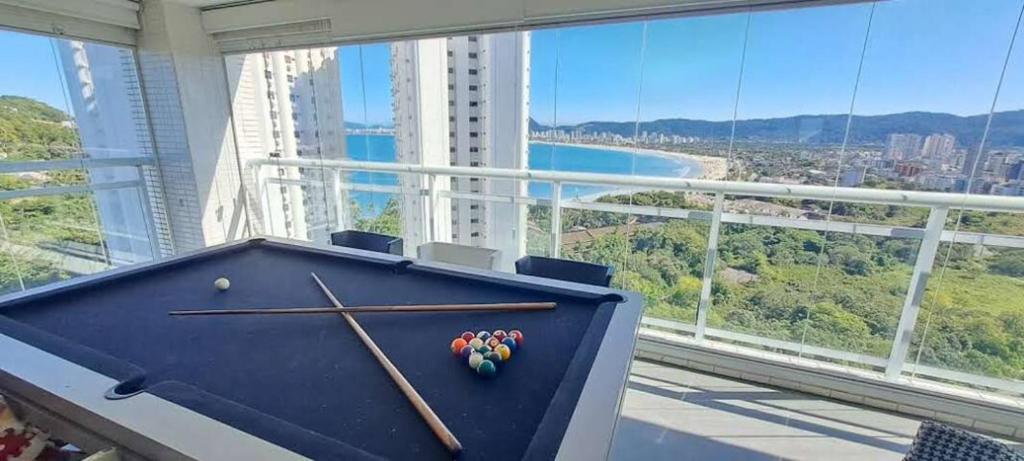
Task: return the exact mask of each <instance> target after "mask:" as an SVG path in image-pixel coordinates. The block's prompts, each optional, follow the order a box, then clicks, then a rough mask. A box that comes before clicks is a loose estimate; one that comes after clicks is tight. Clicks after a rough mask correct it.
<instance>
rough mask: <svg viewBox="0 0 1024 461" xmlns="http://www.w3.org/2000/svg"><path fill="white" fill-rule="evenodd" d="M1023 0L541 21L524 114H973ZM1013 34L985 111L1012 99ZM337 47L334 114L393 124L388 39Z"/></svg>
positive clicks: (1017, 66) (1016, 88)
mask: <svg viewBox="0 0 1024 461" xmlns="http://www.w3.org/2000/svg"><path fill="white" fill-rule="evenodd" d="M1022 8H1024V0H984V1H970V0H891V1H883V2H878V3H877V4H872V3H856V4H847V5H838V6H828V7H819V8H800V9H792V10H778V11H765V12H755V13H750V14H748V13H735V14H726V15H715V16H706V17H685V18H676V19H659V20H652V21H647V22H630V23H619V24H603V25H594V26H583V27H572V28H560V29H542V30H538V31H534V32H532V33H531V61H530V67H531V82H530V105H531V109H530V112H531V116H532V117H533V118H535V119H536V120H538V121H540V122H542V123H547V124H550V123H553V122H556V121H557V123H559V124H574V123H580V122H586V121H595V120H601V121H635V120H637V119H640V120H654V119H659V118H693V119H705V120H719V121H720V120H730V119H732V117H733V113H734V111H735V114H736V117H737V118H739V119H751V118H770V117H783V116H791V115H798V114H837V113H847V112H848V111H849V110H850V108H851V102H852V103H853V111H854V113H855V114H858V115H876V114H887V113H898V112H907V111H931V112H946V113H953V114H958V115H975V114H982V113H986V112H987V111H988V110H989V108H990V106H991V105H992V102H993V98H994V95H995V90H996V84H997V82H998V79H999V74H1000V71H1001V70H1002V67H1003V62H1004V59H1005V58H1006V53H1007V49H1008V48H1009V46H1010V42H1011V37H1012V35H1013V32H1014V28H1015V27H1016V25H1017V21H1018V17H1019V15H1020V13H1021V9H1022ZM869 26H870V27H869ZM1021 35H1022V37H1019V38H1018V39H1017V42H1018V43H1017V45H1018V46H1016V47H1015V48H1014V52H1013V54H1012V55H1011V59H1010V63H1009V67H1008V69H1007V75H1006V77H1005V83H1004V85H1003V87H1002V90H1001V93H1000V97H999V100H998V101H997V104H996V109H997V110H1010V109H1020V108H1024V33H1022V34H1021ZM865 42H866V43H865ZM0 50H2V51H0V94H18V95H24V96H29V97H33V98H36V99H41V100H43V101H46V102H47V103H49V104H51V105H54V106H56V107H58V108H63V105H64V103H63V97H62V96H61V89H60V88H61V86H60V77H59V74H58V73H57V69H56V67H55V65H54V63H53V58H52V56H51V53H50V50H49V43H48V39H45V38H40V37H32V36H27V35H24V34H18V33H13V32H0ZM339 53H340V56H341V58H340V66H341V76H342V83H341V85H342V95H343V96H342V99H343V104H344V109H343V110H344V113H345V119H346V120H348V121H352V122H359V123H367V124H371V125H375V124H385V125H389V124H391V123H392V109H391V81H390V48H389V45H388V44H386V43H381V44H369V45H352V46H343V47H341V48H340V50H339ZM556 63H557V64H556ZM556 67H557V72H556ZM858 72H859V75H860V78H859V79H858ZM556 75H557V78H556ZM855 88H856V98H854V90H855ZM737 95H738V100H737Z"/></svg>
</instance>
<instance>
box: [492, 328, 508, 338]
mask: <svg viewBox="0 0 1024 461" xmlns="http://www.w3.org/2000/svg"><path fill="white" fill-rule="evenodd" d="M506 336H508V333H505V330H494V333H491V337H494V338H498V341H501V340H503V339H505V337H506Z"/></svg>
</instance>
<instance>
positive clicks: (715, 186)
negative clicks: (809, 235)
mask: <svg viewBox="0 0 1024 461" xmlns="http://www.w3.org/2000/svg"><path fill="white" fill-rule="evenodd" d="M249 165H250V167H259V166H263V165H274V166H289V167H302V168H325V169H339V170H353V171H379V172H391V173H416V174H426V175H437V176H460V177H478V178H494V179H518V180H524V181H547V182H561V183H567V184H594V185H606V186H632V187H636V186H640V187H650V188H652V189H670V190H678V191H689V192H702V193H723V194H727V195H752V196H759V197H789V198H799V199H815V200H836V201H844V202H858V203H877V204H885V205H902V206H921V207H947V208H960V207H965V208H969V209H972V210H980V211H1008V212H1024V197H1004V196H994V195H980V194H963V193H949V192H925V191H906V190H889V189H871V188H856V187H830V186H812V185H802V184H771V183H757V182H741V181H717V180H707V179H687V178H664V177H654V176H627V175H615V174H599V173H575V172H567V171H542V170H512V169H504V168H478V167H461V166H425V165H411V164H404V163H384V162H361V161H352V160H313V159H297V158H290V159H281V158H275V159H254V160H250V161H249Z"/></svg>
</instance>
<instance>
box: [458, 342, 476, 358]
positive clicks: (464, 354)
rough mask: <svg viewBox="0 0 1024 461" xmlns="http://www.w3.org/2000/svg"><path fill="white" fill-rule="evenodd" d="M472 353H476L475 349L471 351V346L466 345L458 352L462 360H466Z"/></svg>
mask: <svg viewBox="0 0 1024 461" xmlns="http://www.w3.org/2000/svg"><path fill="white" fill-rule="evenodd" d="M473 352H476V349H473V346H470V345H468V344H467V345H465V346H462V350H461V351H459V355H461V356H462V358H464V359H468V358H469V355H470V354H472V353H473Z"/></svg>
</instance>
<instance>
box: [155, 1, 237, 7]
mask: <svg viewBox="0 0 1024 461" xmlns="http://www.w3.org/2000/svg"><path fill="white" fill-rule="evenodd" d="M167 1H171V2H174V3H180V4H182V5H188V6H194V7H197V8H207V7H211V6H217V5H224V4H228V3H242V2H240V1H238V0H167Z"/></svg>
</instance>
